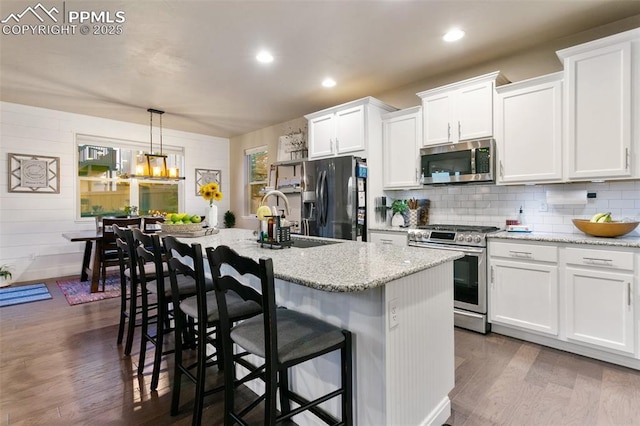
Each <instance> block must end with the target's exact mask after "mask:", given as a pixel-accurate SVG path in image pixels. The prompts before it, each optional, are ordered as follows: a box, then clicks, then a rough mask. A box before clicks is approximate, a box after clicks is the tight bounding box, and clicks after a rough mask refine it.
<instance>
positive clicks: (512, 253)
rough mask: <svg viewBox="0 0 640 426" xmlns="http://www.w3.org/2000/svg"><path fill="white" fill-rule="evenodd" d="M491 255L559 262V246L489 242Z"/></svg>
mask: <svg viewBox="0 0 640 426" xmlns="http://www.w3.org/2000/svg"><path fill="white" fill-rule="evenodd" d="M489 254H490V255H491V257H506V258H509V259H523V260H536V261H539V262H554V263H555V262H557V261H558V248H557V247H552V246H539V245H534V244H513V243H499V242H491V243H489Z"/></svg>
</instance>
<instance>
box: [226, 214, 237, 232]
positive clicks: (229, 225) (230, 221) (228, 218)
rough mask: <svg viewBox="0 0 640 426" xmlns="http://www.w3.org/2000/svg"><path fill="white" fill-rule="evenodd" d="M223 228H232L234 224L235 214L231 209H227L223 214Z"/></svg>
mask: <svg viewBox="0 0 640 426" xmlns="http://www.w3.org/2000/svg"><path fill="white" fill-rule="evenodd" d="M224 226H225V228H233V227H234V226H236V215H235V214H233V212H232V211H231V210H227V211H226V212H225V214H224Z"/></svg>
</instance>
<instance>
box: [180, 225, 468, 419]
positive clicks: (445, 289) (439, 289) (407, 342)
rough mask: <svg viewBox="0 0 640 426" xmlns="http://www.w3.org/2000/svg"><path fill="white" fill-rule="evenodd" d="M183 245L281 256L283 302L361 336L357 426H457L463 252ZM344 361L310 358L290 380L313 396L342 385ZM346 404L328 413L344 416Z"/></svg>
mask: <svg viewBox="0 0 640 426" xmlns="http://www.w3.org/2000/svg"><path fill="white" fill-rule="evenodd" d="M180 239H181V241H183V242H187V243H199V244H201V245H202V246H203V249H204V247H216V246H218V245H227V246H229V247H232V248H233V249H235V250H236V251H238V252H239V253H240V254H242V255H244V256H249V257H252V258H254V259H258V258H260V257H270V258H272V259H273V266H274V274H275V277H276V297H277V302H278V304H280V305H283V306H286V307H288V308H290V309H296V310H299V311H302V312H305V313H308V314H311V315H314V316H317V317H319V318H322V319H324V320H326V321H328V322H330V323H332V324H335V325H338V326H340V327H344V328H346V329H349V330H350V331H351V332H352V333H353V335H354V340H353V341H354V351H353V354H354V362H353V372H354V422H355V424H358V425H418V424H425V425H429V424H434V425H441V424H443V423H444V422H445V421H446V420H447V418H448V417H449V415H450V413H451V406H450V400H449V397H448V393H449V392H450V391H451V390H452V389H453V386H454V351H453V286H452V284H451V283H452V282H453V263H452V262H453V260H455V259H457V258H459V257H462V253H458V252H451V251H440V250H423V249H416V248H412V247H395V246H388V245H379V244H372V243H361V242H353V241H342V240H340V242H339V243H337V244H328V245H320V246H317V247H311V248H298V247H296V246H295V242H294V246H293V247H292V248H285V249H268V248H260V247H259V244H258V243H257V242H256V241H255V237H254V235H253V233H252V231H250V230H242V229H223V230H221V231H220V232H219V233H218V234H215V235H209V236H203V237H197V238H180ZM317 240H320V241H322V240H323V239H317ZM336 241H337V240H331V242H336ZM252 285H254V286H255V287H256V288H259V287H258V286H259V284H258V283H257V282H254V283H252ZM339 365H340V363H339V354H338V353H333V354H328V355H327V356H325V357H322V358H320V359H318V360H314V361H310V362H307V363H305V364H303V365H302V366H301V367H300V368H299V369H298V370H295V371H294V373H293V374H292V375H291V376H290V377H291V381H292V386H293V387H294V388H296V389H298V390H300V391H301V392H302V393H308V394H310V395H313V394H318V392H325V391H327V390H331V389H334V388H335V385H336V384H338V383H340V375H339ZM256 390H257V389H256ZM310 395H307V396H310ZM338 402H339V401H329V402H328V403H327V404H326V408H327V409H328V410H329V411H330V412H333V413H334V414H336V415H337V413H339V404H338ZM294 420H295V421H296V422H297V423H298V424H314V422H315V420H316V419H315V418H314V417H313V416H311V415H308V417H301V416H298V417H295V418H294Z"/></svg>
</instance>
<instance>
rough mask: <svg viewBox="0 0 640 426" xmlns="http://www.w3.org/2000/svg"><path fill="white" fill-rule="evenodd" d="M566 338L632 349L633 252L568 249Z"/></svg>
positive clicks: (566, 268) (618, 349) (603, 345)
mask: <svg viewBox="0 0 640 426" xmlns="http://www.w3.org/2000/svg"><path fill="white" fill-rule="evenodd" d="M564 264H565V265H566V266H565V272H564V274H565V322H566V335H567V339H569V340H571V341H575V342H580V343H588V344H590V345H593V346H597V347H600V348H604V349H614V350H616V351H621V352H627V353H633V352H634V350H635V339H634V333H635V329H634V303H633V285H634V277H633V253H630V252H619V251H605V250H589V249H576V248H568V249H566V256H565V261H564Z"/></svg>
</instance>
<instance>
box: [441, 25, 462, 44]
mask: <svg viewBox="0 0 640 426" xmlns="http://www.w3.org/2000/svg"><path fill="white" fill-rule="evenodd" d="M462 37H464V31H462V30H460V29H458V28H454V29H452V30H449V31H448V32H447V33H446V34H445V35H443V36H442V39H443V40H444V41H449V42H451V41H458V40H460V39H461V38H462Z"/></svg>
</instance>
